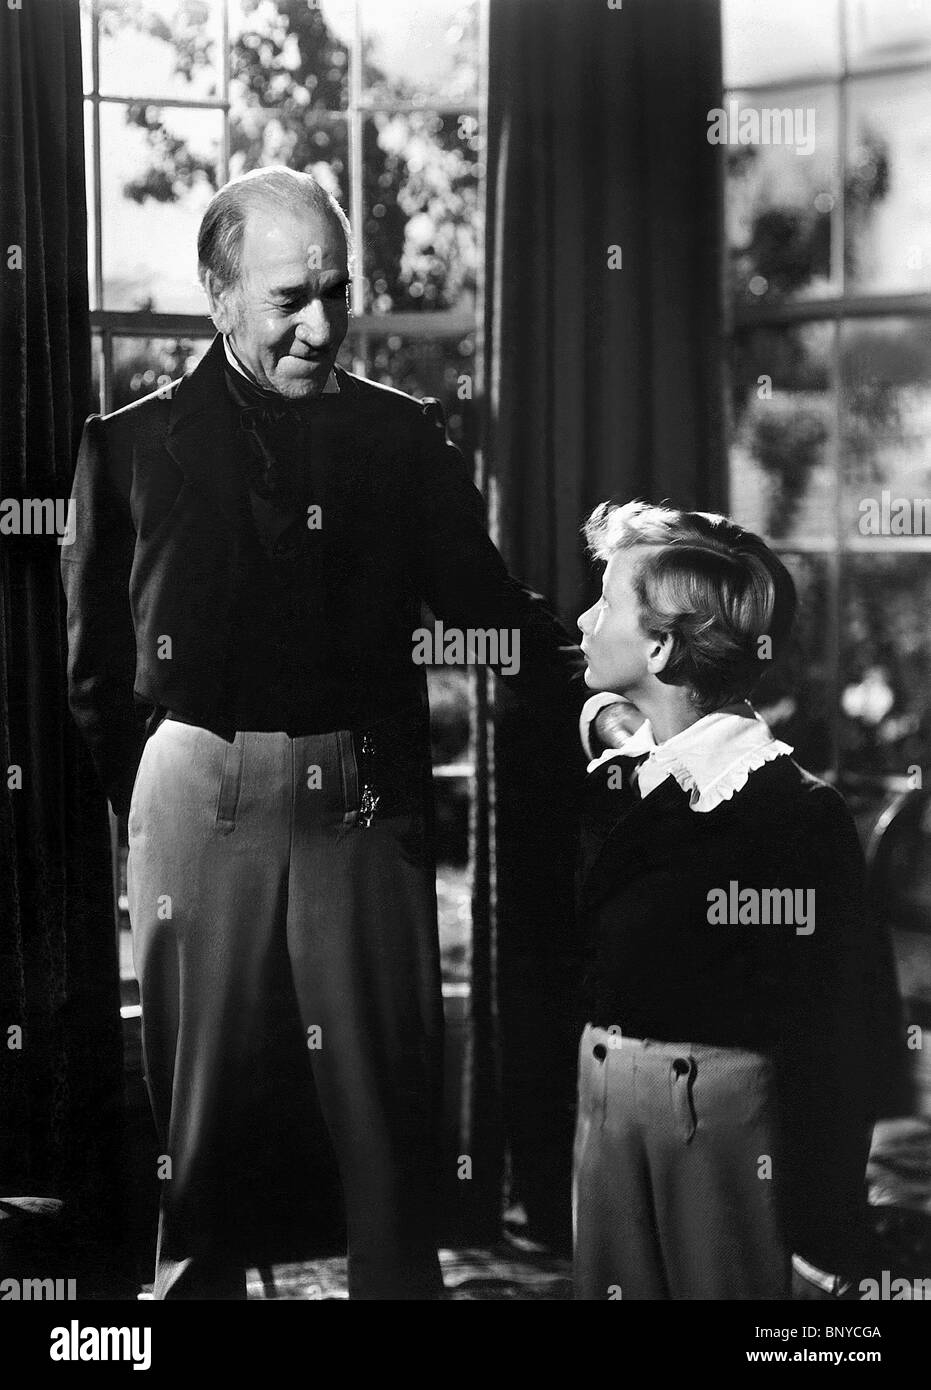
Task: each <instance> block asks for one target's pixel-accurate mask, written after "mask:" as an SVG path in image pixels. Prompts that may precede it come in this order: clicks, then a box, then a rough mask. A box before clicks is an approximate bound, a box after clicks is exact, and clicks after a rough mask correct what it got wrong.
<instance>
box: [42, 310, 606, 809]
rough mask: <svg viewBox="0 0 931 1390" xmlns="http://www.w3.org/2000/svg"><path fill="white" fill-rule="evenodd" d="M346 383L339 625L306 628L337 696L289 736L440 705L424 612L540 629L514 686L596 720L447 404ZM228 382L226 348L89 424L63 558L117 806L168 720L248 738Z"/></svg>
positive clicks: (327, 514) (334, 400) (344, 375)
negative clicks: (476, 477) (507, 554)
mask: <svg viewBox="0 0 931 1390" xmlns="http://www.w3.org/2000/svg"><path fill="white" fill-rule="evenodd" d="M334 370H335V372H336V377H337V380H338V384H339V387H340V394H339V396H335V395H334V396H329V395H327V396H324V397H322V398H320V401H319V406H320V419H319V428H318V429H317V430H316V432H315V433H314V434H313V435H312V438H313V439H314V441H315V443H314V447H313V448H312V450H311V453H312V455H313V456H314V457H313V458H312V460H311V462H312V463H315V464H316V467H317V473H316V475H315V476H316V482H315V486H316V487H317V489H318V491H317V492H315V493H314V497H315V498H317V497H319V498H320V505H321V510H322V525H321V529H320V534H319V548H318V551H317V562H318V565H319V568H318V570H317V571H316V573H317V574H318V575H319V585H320V589H319V593H317V597H318V599H319V612H320V614H322V618H321V621H322V622H324V623H325V628H326V630H325V632H324V631H323V630H322V629H319V630H317V629H314V628H312V627H310V628H308V629H307V634H306V635H307V643H306V645H307V646H308V647H310V646H314V645H315V644H316V643H317V642H318V641H319V642H325V643H326V645H327V649H328V651H329V659H328V667H327V672H326V675H325V678H321V681H320V683H319V688H314V689H306V690H302V691H301V692H300V693H299V701H298V704H299V714H296V715H294V716H293V722H295V723H297V722H299V723H300V724H301V725H302V727H300V728H286V730H285V731H286V732H288V733H292V734H295V735H296V734H307V733H315V732H325V731H326V730H329V729H333V728H338V727H343V728H364V727H365V726H366V725H367V724H370V723H373V722H377V721H379V720H381V719H384V718H385V717H386V716H389V715H392V714H394V713H399V712H402V711H405V710H410V709H412V708H414V707H416V706H418V705H419V706H421V707H422V706H423V704H424V701H425V691H426V676H425V672H424V670H423V668H422V667H420V666H417V665H415V664H414V663H413V662H412V659H411V654H412V634H413V632H414V631H415V629H417V628H418V627H419V626H420V625H421V622H422V614H421V605H422V603H426V604H428V605H429V607H430V608H431V609H432V610H433V612H434V614H435V615H436V616H437V617H438V618H440V619H441V620H442V621H443V622H444V623H445V625H446V626H447V628H448V627H458V628H462V629H466V628H484V629H515V628H518V629H520V632H521V644H520V670H519V673H516V674H514V675H511V676H507V677H505V679H507V680H508V681H509V682H510V681H513V683H514V685H515V687H516V688H517V689H519V690H520V691H521V692H522V693H525V694H526V695H528V696H529V697H531V698H532V699H534V700H535V701H541V700H542V701H544V702H545V703H546V704H547V705H549V706H550V707H551V708H552V707H555V708H557V709H565V710H567V711H569V710H571V709H573V708H575V709H577V708H578V707H579V706H580V705H581V703H582V701H583V700H584V698H585V695H586V694H587V693H588V692H587V691H586V690H585V687H584V683H583V679H582V675H583V671H584V662H583V660H582V657H581V654H580V653H579V651H578V648H577V647H576V646H575V645H574V644H573V643H572V641H571V639H570V638H569V636H568V634H567V633H566V631H565V629H564V628H563V627H562V626H561V624H560V623H559V622H558V621H557V619H556V618H555V617H554V616H553V615H552V614H551V613H550V612H549V610H548V609H547V608H546V606H545V605H544V603H543V602H542V600H541V599H540V598H539V597H538V596H536V595H533V594H531V593H530V592H529V591H528V590H527V589H525V588H524V587H523V586H522V585H520V584H518V583H517V582H516V581H515V580H514V579H512V578H511V577H510V576H509V574H508V573H507V570H506V568H505V566H504V563H503V561H502V559H501V557H500V555H499V554H498V552H497V550H496V549H495V547H494V546H493V545H492V543H491V541H490V539H489V537H488V534H487V531H486V529H485V509H484V503H483V499H482V497H481V494H480V493H479V492H478V491H477V489H476V488H475V486H474V485H473V483H472V480H471V478H470V476H469V473H468V470H467V468H466V465H465V463H464V460H463V458H462V455H461V454H460V452H459V450H458V449H456V448H455V446H454V445H452V444H451V443H450V442H449V441H448V439H447V437H446V430H445V422H444V419H443V413H442V408H441V407H440V405H439V403H438V402H436V401H424V402H418V401H416V400H414V399H413V398H411V397H410V396H407V395H405V394H403V393H402V392H400V391H395V390H393V389H391V388H388V387H385V386H380V385H376V384H374V383H372V382H369V381H365V380H363V379H362V378H359V377H356V376H353V375H352V374H350V373H348V372H345V371H343V370H342V369H341V368H339V367H337V368H335V369H334ZM225 371H226V367H225V365H224V351H223V341H222V338H220V337H217V338H216V339H215V340H214V342H213V344H212V346H211V347H210V349H209V351H208V352H207V354H206V356H205V358H204V360H203V361H202V362H201V363H200V365H199V366H198V367H197V368H196V369H195V371H194V372H193V373H191V374H190V375H189V376H186V377H184V378H182V379H181V380H179V381H176V382H173V383H172V384H171V385H170V386H168V387H166V388H164V389H163V390H161V391H159V392H157V393H156V394H155V395H152V396H148V397H146V398H145V399H144V400H141V401H138V402H135V403H134V404H132V405H130V406H127V407H125V408H124V409H122V410H119V411H116V412H115V413H114V414H112V415H109V416H106V417H102V418H101V417H100V416H92V417H91V418H90V419H89V420H88V422H87V426H86V428H85V433H84V438H83V441H82V447H81V451H80V455H79V459H78V464H77V470H76V474H75V480H74V488H73V492H72V496H73V499H74V502H75V504H76V536H75V540H74V542H73V544H72V545H70V546H66V547H64V548H63V553H62V575H63V580H64V585H65V590H66V594H67V598H68V639H69V696H70V704H71V709H72V712H73V714H74V717H75V719H76V721H77V723H78V726H79V727H80V729H81V730H82V732H83V734H84V735H85V737H86V738H87V740H88V742H89V744H90V746H91V749H92V751H93V754H94V758H95V761H96V764H97V768H98V771H99V774H100V777H101V781H102V783H103V785H104V787H105V788H106V791H107V794H108V796H109V798H110V801H111V803H112V805H113V807H114V809H115V810H116V811H117V812H125V811H126V810H127V809H128V805H129V800H130V795H131V791H132V787H133V782H134V779H135V774H136V769H137V767H138V763H139V759H140V756H141V752H142V748H143V746H144V743H145V740H146V737H147V734H148V733H150V732H151V731H152V729H153V728H154V727H155V725H156V724H157V723H158V721H159V719H160V718H161V716H162V715H163V714H164V712H165V711H166V710H172V711H174V712H180V713H181V714H183V715H184V716H186V717H187V718H189V719H191V720H193V721H195V722H201V723H203V724H204V725H205V726H206V727H208V728H212V729H214V730H215V731H216V732H221V733H224V732H225V733H227V734H228V735H229V736H231V735H232V733H233V732H234V727H235V725H231V718H232V716H231V713H230V710H231V704H230V674H229V673H230V671H231V669H232V667H233V666H235V663H236V662H237V661H240V662H248V661H249V652H248V651H246V652H243V651H237V642H238V639H239V631H238V627H237V624H238V621H239V615H240V611H241V608H242V605H243V596H244V586H245V585H247V584H248V582H249V578H248V568H247V547H246V544H245V542H246V540H247V539H248V537H249V534H250V533H249V525H250V520H249V504H248V500H247V499H248V490H247V485H246V482H245V479H244V470H243V468H242V467H241V460H242V450H243V447H244V439H243V434H242V431H241V430H240V427H239V419H238V415H237V410H236V407H235V405H234V403H233V402H232V400H231V398H230V395H229V392H228V390H227V387H226V380H225ZM314 405H315V406H316V405H317V403H316V402H315V403H314ZM315 592H316V590H315ZM166 639H167V640H166ZM296 655H299V654H296ZM297 665H298V669H300V662H299V661H298V662H297ZM259 727H268V728H274V727H280V725H276V724H274V723H270V724H267V725H260V726H259Z"/></svg>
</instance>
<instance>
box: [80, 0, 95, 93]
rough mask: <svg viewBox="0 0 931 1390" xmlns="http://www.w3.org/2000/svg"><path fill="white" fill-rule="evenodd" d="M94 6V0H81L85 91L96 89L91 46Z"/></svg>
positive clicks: (82, 59) (82, 68)
mask: <svg viewBox="0 0 931 1390" xmlns="http://www.w3.org/2000/svg"><path fill="white" fill-rule="evenodd" d="M92 8H93V0H81V72H82V73H83V80H84V90H85V92H91V91H93V89H94V64H93V55H92V47H91V45H92V39H91V13H92Z"/></svg>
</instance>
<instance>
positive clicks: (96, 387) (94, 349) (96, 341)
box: [91, 333, 107, 411]
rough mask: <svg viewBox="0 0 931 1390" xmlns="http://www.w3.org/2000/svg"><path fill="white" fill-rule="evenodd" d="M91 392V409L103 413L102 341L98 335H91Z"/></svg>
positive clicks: (104, 405)
mask: <svg viewBox="0 0 931 1390" xmlns="http://www.w3.org/2000/svg"><path fill="white" fill-rule="evenodd" d="M91 391H92V393H93V397H94V403H93V409H94V410H99V411H105V410H106V408H107V405H106V401H105V400H104V398H103V339H102V337H101V335H100V334H99V333H92V334H91Z"/></svg>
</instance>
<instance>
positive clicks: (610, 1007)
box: [579, 756, 902, 1273]
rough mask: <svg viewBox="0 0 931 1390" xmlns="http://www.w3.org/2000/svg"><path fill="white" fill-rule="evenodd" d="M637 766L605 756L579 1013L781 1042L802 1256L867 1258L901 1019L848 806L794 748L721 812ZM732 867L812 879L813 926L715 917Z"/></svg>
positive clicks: (662, 1033)
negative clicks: (881, 1129)
mask: <svg viewBox="0 0 931 1390" xmlns="http://www.w3.org/2000/svg"><path fill="white" fill-rule="evenodd" d="M625 764H626V768H627V771H629V768H630V766H631V760H630V759H624V758H623V757H618V758H616V759H612V760H609V761H607V762H605V763H603V764H602V765H601V766H600V767H598V768H596V769H595V770H594V771H593V772H592V773H591V774H590V775H589V778H588V783H587V787H586V793H585V810H584V816H583V835H582V853H581V859H580V870H579V895H580V911H581V929H582V938H583V942H584V948H585V952H586V969H585V975H586V979H585V987H584V999H583V1007H582V1010H581V1012H582V1013H583V1014H584V1016H585V1019H586V1021H592V1022H596V1023H599V1024H600V1025H602V1026H605V1027H609V1026H610V1025H611V1024H612V1023H614V1024H617V1025H619V1026H620V1027H621V1029H622V1031H623V1032H625V1033H627V1034H628V1035H630V1036H647V1037H655V1038H661V1039H664V1040H666V1041H675V1042H680V1041H684V1042H689V1041H690V1042H694V1043H710V1044H714V1043H717V1044H720V1045H724V1046H728V1045H730V1046H737V1047H745V1048H750V1049H755V1050H762V1051H766V1052H768V1053H770V1054H771V1055H772V1056H773V1057H774V1058H775V1060H776V1064H777V1078H778V1085H779V1094H780V1105H781V1113H782V1121H783V1133H784V1137H785V1150H784V1153H783V1154H782V1155H781V1157H778V1156H774V1157H775V1166H776V1168H777V1171H775V1172H774V1173H773V1180H774V1181H776V1182H777V1186H778V1190H779V1191H780V1192H781V1193H782V1198H783V1201H784V1204H785V1208H784V1209H785V1219H786V1221H787V1228H788V1232H789V1235H790V1239H791V1241H792V1245H793V1250H794V1253H796V1254H799V1255H802V1256H804V1257H805V1258H807V1259H808V1260H810V1261H811V1262H812V1263H814V1264H815V1265H817V1266H819V1267H820V1268H822V1269H826V1270H830V1271H832V1272H837V1273H844V1272H851V1271H855V1270H856V1269H857V1268H862V1267H863V1263H864V1260H865V1259H866V1258H867V1257H868V1251H869V1240H868V1234H867V1220H866V1217H867V1212H866V1207H865V1166H866V1159H867V1155H868V1146H869V1137H870V1128H871V1124H872V1121H873V1119H874V1117H875V1116H876V1114H877V1113H879V1112H880V1111H881V1106H882V1100H883V1096H882V1089H883V1087H884V1085H886V1084H888V1079H889V1078H888V1073H886V1074H884V1073H883V1069H884V1066H885V1064H887V1063H888V1062H889V1059H891V1058H895V1057H901V1055H902V1032H901V1031H900V1019H899V1009H898V996H897V990H896V983H895V976H894V968H893V965H892V957H891V951H890V949H889V944H888V940H887V939H886V937H885V935H884V934H882V933H880V932H879V930H878V928H877V927H876V926H875V924H874V923H873V922H872V920H871V918H870V915H869V914H868V912H867V910H866V902H865V884H864V864H863V855H862V852H861V849H860V844H859V840H858V837H857V831H856V827H855V825H854V823H853V820H852V818H851V816H850V813H849V811H848V809H847V807H846V804H845V803H844V801H843V799H842V797H841V796H840V795H839V794H838V792H837V791H835V790H834V789H833V788H832V787H829V786H827V785H826V784H825V783H824V782H821V781H819V780H818V779H817V778H815V777H813V776H811V775H810V774H809V773H807V772H805V771H804V770H803V769H802V768H800V767H799V766H798V764H797V763H795V762H794V761H793V760H792V759H791V758H790V757H788V756H781V757H778V758H775V759H774V760H773V761H771V762H768V763H765V764H764V765H763V766H762V767H761V768H759V769H757V770H756V771H753V772H751V773H750V775H749V778H748V780H747V783H746V784H745V786H744V787H743V788H742V789H741V790H740V791H738V792H737V793H736V794H734V795H733V796H732V798H731V799H730V800H727V801H723V802H721V804H720V805H718V806H717V807H715V808H714V809H713V810H711V811H708V812H697V811H693V810H692V809H691V808H690V806H689V798H688V794H687V793H686V792H685V791H684V790H683V789H682V788H681V787H680V786H679V785H678V783H677V782H676V781H675V780H674V779H673V778H671V777H670V778H668V779H667V780H666V781H665V782H663V783H662V784H661V785H660V786H659V787H657V788H656V789H655V790H654V791H652V792H651V793H650V795H648V796H647V797H645V798H643V799H641V797H640V795H639V792H638V791H637V790H636V788H635V787H633V786H631V784H630V782H629V780H628V778H627V776H626V775H623V778H622V780H621V778H620V777H619V775H618V774H619V772H621V773H623V771H624V767H625ZM612 769H614V772H613V773H612ZM618 782H620V785H617V784H618ZM732 880H733V881H736V882H737V883H738V884H739V887H740V888H741V889H743V888H755V889H758V890H759V889H763V888H799V889H802V890H808V889H811V890H813V892H814V898H813V900H808V901H813V903H814V905H815V923H814V931H812V932H810V933H809V934H807V935H806V934H800V933H796V931H795V929H794V928H793V927H792V926H789V927H786V926H775V925H765V924H762V923H756V924H750V923H745V924H743V925H741V924H740V923H735V924H727V925H716V924H712V923H711V922H709V920H708V911H709V900H708V893H709V892H710V891H711V890H712V889H717V888H722V889H725V890H726V889H728V887H729V884H730V883H731V881H732ZM699 1111H700V1106H699ZM699 1125H700V1114H699ZM762 1157H763V1156H762V1155H761V1161H762ZM761 1171H765V1170H761ZM761 1180H765V1179H764V1178H761Z"/></svg>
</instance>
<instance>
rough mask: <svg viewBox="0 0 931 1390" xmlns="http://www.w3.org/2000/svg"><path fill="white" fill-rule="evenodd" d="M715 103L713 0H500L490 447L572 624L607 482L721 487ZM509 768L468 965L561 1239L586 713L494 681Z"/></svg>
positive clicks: (546, 587)
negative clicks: (485, 922)
mask: <svg viewBox="0 0 931 1390" xmlns="http://www.w3.org/2000/svg"><path fill="white" fill-rule="evenodd" d="M720 101H721V59H720V12H719V0H627V3H624V4H623V7H622V8H617V9H611V8H609V7H608V4H607V3H606V0H491V8H490V72H489V129H488V156H489V166H488V205H487V222H486V238H487V260H486V277H485V278H486V291H485V351H486V376H485V381H486V392H487V402H488V407H489V409H488V435H487V439H486V441H485V456H486V463H487V468H488V472H489V475H490V477H491V478H492V479H493V481H494V482H495V484H496V488H497V497H498V504H499V537H498V538H499V542H500V544H501V548H502V550H503V551H504V554H505V556H506V558H507V560H508V562H509V564H510V566H511V568H512V570H513V572H514V573H515V574H516V575H518V576H519V577H521V578H522V579H524V580H525V581H526V582H528V583H529V584H531V586H532V587H534V588H536V589H538V590H540V591H541V592H542V593H544V594H546V595H547V597H548V598H549V599H550V600H551V602H552V603H553V605H554V606H555V607H556V608H557V609H558V610H559V611H560V613H561V614H562V616H563V618H564V619H565V621H566V622H567V623H568V624H569V625H570V627H571V629H572V630H573V631H575V623H576V618H577V617H578V614H579V613H580V612H581V611H582V610H583V609H584V608H586V607H587V606H588V604H589V603H590V602H591V601H592V599H593V597H594V594H595V592H596V591H597V587H598V584H599V582H600V581H599V580H597V578H596V577H595V576H594V574H593V571H592V567H591V565H590V564H589V562H588V561H587V559H586V558H585V555H584V551H583V545H582V543H581V540H580V536H579V527H580V525H581V523H582V521H583V520H584V518H585V516H586V515H587V514H588V512H589V511H590V510H591V508H592V507H593V506H594V505H595V504H596V503H597V502H599V501H601V500H603V499H604V498H607V497H614V498H615V499H618V500H626V499H629V498H632V497H635V496H641V497H645V498H648V499H650V500H653V501H662V500H664V499H666V498H669V499H670V500H671V501H672V502H673V503H674V504H676V505H684V506H700V507H702V508H704V509H713V508H716V507H718V508H720V507H721V505H722V502H723V479H724V459H723V431H722V420H721V412H722V408H723V405H722V403H723V393H722V389H721V380H720V373H721V370H722V362H723V352H722V331H723V325H722V314H721V304H722V297H723V296H722V275H721V265H722V238H721V234H720V177H721V170H720V159H719V155H720V152H719V151H718V150H716V148H715V147H712V146H711V145H709V144H708V142H707V139H706V132H707V129H708V122H707V116H708V112H709V111H710V110H711V109H712V108H713V107H715V106H718V105H719V104H720ZM612 248H619V249H615V250H613V251H612ZM611 257H613V258H614V260H615V262H618V261H619V264H620V268H616V269H612V268H609V259H610V258H611ZM495 768H496V782H497V787H496V796H497V801H496V827H495V828H496V872H497V924H496V936H497V960H496V963H495V953H494V951H488V952H485V953H484V954H483V955H482V956H481V957H479V958H477V959H476V960H475V962H474V967H475V970H476V972H477V973H478V974H479V978H480V980H481V979H483V977H484V975H487V974H489V973H491V972H492V969H493V966H494V967H495V968H496V971H497V978H496V981H495V983H496V985H497V999H498V1012H497V1017H495V1016H494V1013H493V1012H491V1011H486V1014H485V1016H484V1019H480V1018H476V1020H475V1023H476V1027H477V1028H478V1027H481V1026H484V1027H485V1029H486V1031H487V1032H488V1033H489V1034H494V1032H495V1028H496V1027H497V1038H498V1041H499V1043H500V1049H499V1054H498V1055H499V1064H500V1067H501V1076H502V1099H503V1110H504V1115H505V1120H506V1125H507V1132H508V1138H509V1145H510V1151H511V1172H512V1188H513V1195H515V1196H519V1197H520V1198H521V1199H522V1201H523V1204H524V1206H525V1208H526V1210H527V1213H528V1216H529V1218H530V1228H531V1229H530V1233H531V1234H533V1233H536V1234H538V1235H540V1236H541V1238H543V1239H546V1240H548V1241H550V1242H554V1243H557V1244H559V1243H562V1244H566V1243H567V1242H568V1236H569V1175H570V1161H571V1134H572V1114H573V1108H574V1077H575V1050H576V1047H577V1040H578V1032H577V1028H576V1021H575V1020H574V1018H573V1011H574V1001H573V992H574V981H575V978H576V975H577V964H578V961H577V952H578V946H577V933H576V932H575V928H574V922H573V865H574V856H575V845H574V818H575V805H576V798H577V796H578V792H579V788H580V783H581V780H582V776H583V773H584V765H583V760H582V756H581V753H580V750H579V744H578V734H577V730H576V729H575V728H574V727H572V728H567V727H565V726H564V725H563V726H561V725H560V724H559V723H558V722H557V721H553V720H547V719H546V718H545V717H544V716H543V715H541V713H540V712H539V711H538V710H536V709H530V708H529V707H526V706H523V705H520V704H518V703H517V702H514V701H509V702H507V703H505V701H504V699H503V697H501V696H500V695H499V710H498V717H497V730H496V744H495ZM482 997H491V998H492V999H493V998H494V992H493V991H491V992H489V990H488V989H487V988H485V989H484V993H483V996H482Z"/></svg>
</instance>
